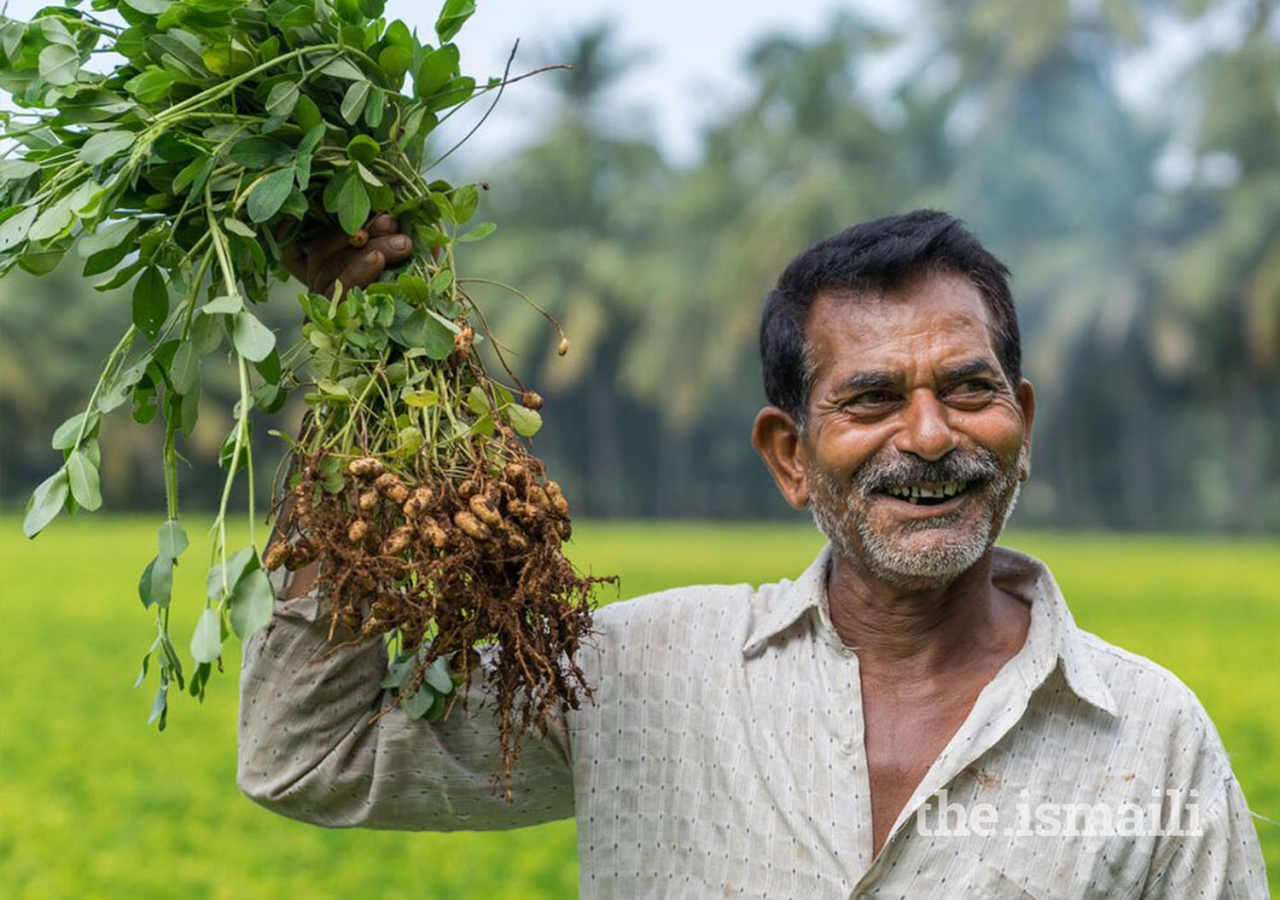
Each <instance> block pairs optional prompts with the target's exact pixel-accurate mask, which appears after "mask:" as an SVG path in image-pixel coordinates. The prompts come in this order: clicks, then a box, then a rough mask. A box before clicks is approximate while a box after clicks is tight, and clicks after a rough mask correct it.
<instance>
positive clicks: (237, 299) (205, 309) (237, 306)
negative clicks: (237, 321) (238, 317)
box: [200, 294, 244, 316]
mask: <svg viewBox="0 0 1280 900" xmlns="http://www.w3.org/2000/svg"><path fill="white" fill-rule="evenodd" d="M242 309H244V298H243V297H241V296H240V295H239V294H225V295H223V296H221V297H214V298H213V299H212V300H210V301H209V302H208V303H206V304H205V305H204V306H202V307H200V312H202V313H204V314H205V315H206V316H212V315H230V316H234V315H235V314H236V313H238V312H240V310H242Z"/></svg>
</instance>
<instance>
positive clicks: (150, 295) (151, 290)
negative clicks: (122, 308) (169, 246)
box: [133, 266, 169, 341]
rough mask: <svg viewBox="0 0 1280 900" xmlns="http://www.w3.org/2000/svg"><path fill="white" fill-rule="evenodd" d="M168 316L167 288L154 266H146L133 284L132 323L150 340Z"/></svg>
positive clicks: (153, 338) (154, 336)
mask: <svg viewBox="0 0 1280 900" xmlns="http://www.w3.org/2000/svg"><path fill="white" fill-rule="evenodd" d="M168 316H169V288H168V287H167V286H166V285H165V283H164V276H163V275H161V274H160V270H159V269H157V268H156V267H155V266H148V267H147V268H146V269H145V270H144V271H143V273H142V276H141V277H140V278H139V279H138V283H137V284H135V285H134V286H133V324H134V325H137V326H138V330H139V331H141V332H142V333H143V334H145V335H146V336H147V337H148V338H150V339H151V340H153V341H154V340H155V339H156V337H157V336H158V335H159V334H160V327H161V326H162V325H164V320H165V319H166V318H168Z"/></svg>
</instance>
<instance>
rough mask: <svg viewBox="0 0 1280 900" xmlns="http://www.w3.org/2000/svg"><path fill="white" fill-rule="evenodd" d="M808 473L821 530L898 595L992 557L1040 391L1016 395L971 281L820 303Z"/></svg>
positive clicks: (814, 320)
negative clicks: (899, 590)
mask: <svg viewBox="0 0 1280 900" xmlns="http://www.w3.org/2000/svg"><path fill="white" fill-rule="evenodd" d="M806 335H807V339H808V344H809V351H810V354H811V358H812V362H813V364H814V384H813V388H812V390H811V392H810V395H809V417H808V424H807V427H806V429H805V432H804V434H803V435H802V437H801V460H802V463H801V464H802V466H803V470H804V474H805V479H806V481H807V485H808V488H809V495H810V500H809V502H810V506H811V508H812V511H813V516H814V520H815V521H816V522H817V524H818V527H819V528H821V529H822V531H823V532H824V533H826V534H827V536H828V537H829V538H830V539H831V540H832V542H833V544H834V545H835V547H836V549H837V551H839V552H841V553H842V554H844V555H845V556H846V557H847V558H848V559H850V560H852V561H858V562H861V563H862V564H863V565H864V566H865V567H867V568H868V569H870V571H871V572H872V573H873V574H875V575H876V576H877V577H878V578H880V579H881V580H883V581H885V582H887V583H890V584H894V585H897V586H900V587H904V588H909V589H921V588H927V587H939V586H944V585H946V584H949V583H950V582H951V581H954V580H955V578H956V577H958V576H959V575H960V574H961V573H963V572H964V571H966V570H967V569H969V568H970V567H971V566H973V564H974V563H976V562H977V561H978V560H979V559H980V558H981V557H982V556H983V554H985V553H986V552H987V550H988V549H990V547H991V545H992V544H993V543H994V542H995V539H996V536H997V535H998V534H999V532H1000V529H1001V528H1002V527H1003V526H1004V522H1005V520H1006V519H1007V517H1008V514H1009V513H1010V512H1011V511H1012V509H1013V504H1014V502H1015V500H1016V496H1017V490H1018V486H1019V482H1020V480H1022V479H1023V478H1025V477H1026V472H1027V458H1028V453H1029V449H1030V444H1029V441H1030V423H1031V414H1032V408H1033V407H1032V399H1031V390H1030V386H1029V385H1027V384H1026V383H1025V382H1024V383H1023V385H1010V384H1009V383H1008V382H1007V380H1006V378H1005V376H1004V373H1003V372H1002V370H1001V368H1000V363H999V360H998V357H997V356H996V352H995V348H994V346H993V344H992V339H991V327H990V313H989V312H988V310H987V307H986V304H985V303H984V302H983V299H982V295H981V294H980V293H979V292H978V290H977V288H975V287H974V286H973V285H972V284H971V283H970V282H969V281H968V280H967V279H964V278H962V277H958V276H952V275H934V276H927V277H924V278H922V279H920V280H918V281H917V282H915V283H913V284H910V285H908V286H907V287H906V288H904V289H902V291H900V292H897V293H892V294H886V295H885V296H883V297H856V298H849V297H833V296H828V295H821V296H819V297H818V298H817V300H816V301H815V303H814V305H813V308H812V309H811V311H810V318H809V321H808V324H807V327H806Z"/></svg>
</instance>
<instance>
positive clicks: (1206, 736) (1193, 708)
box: [1076, 630, 1230, 774]
mask: <svg viewBox="0 0 1280 900" xmlns="http://www.w3.org/2000/svg"><path fill="white" fill-rule="evenodd" d="M1076 634H1077V640H1078V647H1079V649H1080V652H1082V653H1084V654H1086V655H1087V656H1088V657H1089V659H1090V660H1091V662H1092V663H1093V665H1094V667H1095V668H1096V670H1097V673H1098V675H1099V677H1100V678H1101V680H1102V682H1103V684H1105V685H1106V686H1107V689H1108V690H1109V691H1110V692H1111V696H1112V697H1113V698H1114V700H1115V706H1116V713H1117V718H1118V720H1119V723H1120V725H1121V727H1122V728H1125V729H1129V730H1134V731H1140V732H1142V733H1143V734H1144V735H1145V736H1146V742H1147V744H1148V745H1151V744H1154V743H1157V742H1160V743H1163V744H1164V745H1165V746H1166V748H1167V749H1168V751H1169V752H1170V753H1171V754H1173V755H1174V756H1177V757H1181V758H1182V760H1181V761H1182V764H1183V765H1189V766H1191V767H1193V768H1195V769H1201V770H1203V769H1204V768H1206V767H1207V768H1209V769H1213V770H1222V771H1223V772H1229V771H1230V764H1229V762H1228V758H1227V754H1226V750H1225V748H1224V747H1223V744H1222V739H1221V738H1220V737H1219V735H1218V731H1217V729H1216V728H1215V727H1214V724H1213V721H1212V720H1211V719H1210V718H1209V713H1208V711H1207V710H1206V709H1205V707H1204V704H1203V703H1202V702H1201V701H1200V698H1199V697H1198V696H1197V695H1196V693H1195V691H1193V690H1192V689H1191V688H1190V687H1189V686H1188V685H1187V684H1186V683H1185V682H1184V681H1183V680H1182V679H1181V678H1179V677H1178V676H1177V675H1176V674H1174V673H1173V672H1172V671H1170V670H1169V669H1167V668H1165V667H1164V666H1162V665H1160V664H1159V663H1157V662H1155V661H1153V660H1151V659H1148V658H1147V657H1145V656H1142V655H1140V654H1138V653H1134V652H1132V651H1130V650H1126V649H1124V648H1123V647H1118V646H1116V645H1115V644H1112V643H1110V642H1109V641H1105V640H1103V639H1102V638H1100V637H1098V636H1097V635H1096V634H1092V633H1090V632H1087V631H1079V630H1077V632H1076ZM1201 774H1207V773H1205V772H1203V771H1202V772H1201Z"/></svg>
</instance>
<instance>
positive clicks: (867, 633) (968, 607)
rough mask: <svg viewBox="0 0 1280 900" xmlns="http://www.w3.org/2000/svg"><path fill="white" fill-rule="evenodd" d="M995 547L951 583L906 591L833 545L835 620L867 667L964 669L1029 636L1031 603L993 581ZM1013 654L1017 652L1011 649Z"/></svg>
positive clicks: (899, 672)
mask: <svg viewBox="0 0 1280 900" xmlns="http://www.w3.org/2000/svg"><path fill="white" fill-rule="evenodd" d="M993 555H994V549H992V550H988V551H987V552H986V553H985V554H984V555H983V556H982V558H981V559H979V560H978V562H976V563H975V564H974V565H973V566H972V567H970V568H969V569H968V570H967V571H965V572H964V573H962V574H961V575H959V576H958V577H957V578H956V579H955V580H954V581H951V582H950V583H948V584H945V585H940V586H933V587H926V588H919V589H904V588H902V587H899V586H896V585H892V584H889V583H887V582H885V581H883V580H882V579H879V578H877V577H876V576H875V575H874V574H873V573H872V572H870V571H869V570H868V569H867V568H866V567H865V566H863V565H860V564H858V562H857V561H856V560H849V559H847V558H845V557H844V556H843V555H841V554H840V553H839V552H838V551H835V550H834V549H833V552H832V555H831V567H830V570H829V571H828V574H827V598H828V603H829V608H830V612H831V624H832V626H833V627H834V628H835V630H836V633H837V634H838V635H839V636H840V639H841V640H842V641H843V642H844V644H845V646H847V647H850V648H852V649H854V650H856V651H857V652H858V659H859V663H860V664H861V667H862V669H863V671H864V673H867V674H873V673H875V672H886V673H887V672H892V673H894V675H895V677H906V678H912V677H922V678H929V677H934V676H939V675H944V674H947V673H949V672H954V671H956V670H957V669H964V668H967V667H969V666H970V665H973V664H974V663H976V662H977V661H979V660H981V659H983V658H986V657H989V656H990V655H991V654H992V653H997V654H999V653H1001V652H1002V650H1003V651H1007V650H1008V649H1009V646H1010V643H1011V642H1015V643H1016V646H1014V647H1013V648H1012V649H1013V652H1014V653H1016V652H1017V647H1020V646H1021V642H1022V641H1024V640H1025V638H1026V628H1027V625H1028V623H1029V621H1030V615H1029V610H1028V609H1027V608H1026V606H1025V605H1024V604H1022V603H1020V602H1019V601H1017V600H1016V599H1015V598H1013V597H1012V596H1010V595H1009V594H1006V593H1004V592H1003V591H1001V590H1000V589H999V588H997V587H996V586H995V585H994V584H992V581H991V563H992V557H993ZM1010 655H1012V654H1010Z"/></svg>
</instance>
